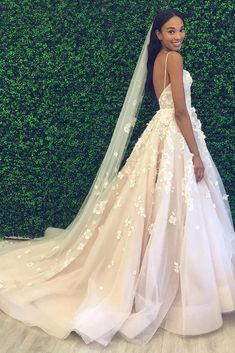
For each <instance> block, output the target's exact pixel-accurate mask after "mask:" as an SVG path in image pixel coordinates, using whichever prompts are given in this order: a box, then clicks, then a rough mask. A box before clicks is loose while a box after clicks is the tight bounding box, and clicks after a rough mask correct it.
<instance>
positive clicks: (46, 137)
mask: <svg viewBox="0 0 235 353" xmlns="http://www.w3.org/2000/svg"><path fill="white" fill-rule="evenodd" d="M168 5H169V7H173V8H178V9H179V10H181V11H183V12H184V13H185V14H187V18H186V29H187V33H186V34H187V42H186V44H185V46H184V48H182V50H181V52H182V54H183V56H184V66H185V68H187V69H188V70H189V71H190V72H191V75H192V77H193V80H194V82H193V86H192V102H193V106H195V107H196V110H197V113H198V116H199V118H200V119H201V121H202V124H203V129H204V132H205V134H206V136H207V144H208V147H209V150H210V152H211V154H212V156H213V158H214V160H215V163H216V165H217V167H218V169H219V171H220V173H221V176H222V178H223V181H224V184H225V187H226V190H227V193H228V194H229V195H230V201H231V206H232V210H233V214H234V211H235V204H234V185H233V183H232V176H233V173H234V159H233V158H234V155H235V153H234V147H233V144H232V140H233V133H234V131H233V121H232V113H233V111H232V100H233V93H232V82H231V77H232V69H233V67H232V59H233V55H234V46H233V45H232V16H231V13H232V10H233V1H220V0H217V1H216V2H214V1H199V0H195V1H169V2H168V1H146V0H144V1H143V0H140V1H128V0H121V1H111V0H106V1H101V0H98V1H72V0H60V1H52V0H51V1H49V0H40V1H38V0H35V1H33V0H31V1H29V0H21V1H17V0H7V1H4V0H3V1H1V5H0V17H1V18H0V26H1V27H0V38H1V40H0V46H1V50H0V75H1V77H0V114H1V116H0V134H1V138H0V158H1V160H0V179H1V188H0V192H1V195H0V213H1V214H0V234H1V235H9V234H16V235H20V236H32V237H33V236H41V235H43V232H44V230H45V228H46V227H48V226H56V227H66V226H67V225H68V224H69V223H70V222H71V221H72V219H73V218H74V216H75V215H76V213H77V211H78V209H79V207H80V205H81V203H82V201H83V199H84V198H85V196H86V194H87V192H88V190H89V187H90V185H91V183H92V181H93V179H94V177H95V175H96V172H97V170H98V168H99V165H100V163H101V161H102V159H103V157H104V154H105V152H106V149H107V147H108V145H109V141H110V139H111V136H112V132H113V129H114V127H115V124H116V120H117V118H118V115H119V112H120V109H121V107H122V104H123V100H124V97H125V93H126V90H127V88H128V85H129V81H130V79H131V76H132V73H133V70H134V68H135V64H136V61H137V59H138V55H139V52H140V50H141V47H142V44H143V41H144V38H145V36H146V33H147V31H148V28H149V26H150V24H151V22H152V19H153V17H154V15H155V12H156V10H157V9H158V8H167V7H168ZM157 108H158V107H157V104H156V103H154V102H151V101H150V100H149V99H148V98H145V99H144V104H143V105H142V108H141V112H140V115H139V119H138V122H137V124H136V127H135V129H134V132H133V136H132V139H131V141H130V144H129V148H128V150H127V153H126V157H127V156H128V155H129V153H130V151H131V150H132V148H133V146H134V144H135V142H136V140H137V138H138V136H139V135H140V134H141V132H142V131H143V129H144V128H145V126H146V123H147V122H148V121H149V120H150V119H151V117H152V115H153V113H154V112H155V111H156V109H157Z"/></svg>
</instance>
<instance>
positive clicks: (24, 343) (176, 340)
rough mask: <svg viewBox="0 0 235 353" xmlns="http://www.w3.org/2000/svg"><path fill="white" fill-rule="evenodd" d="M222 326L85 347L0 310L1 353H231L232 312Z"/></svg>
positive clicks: (234, 335) (234, 344)
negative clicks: (139, 342)
mask: <svg viewBox="0 0 235 353" xmlns="http://www.w3.org/2000/svg"><path fill="white" fill-rule="evenodd" d="M223 319H224V325H223V326H222V327H221V328H220V329H218V330H216V331H214V332H211V333H208V334H204V335H201V336H191V337H189V336H188V337H183V336H178V335H174V334H172V333H169V332H167V331H165V330H163V329H159V330H158V331H157V332H156V333H155V335H154V337H153V338H152V340H151V341H150V342H149V343H148V344H145V345H136V344H133V343H129V342H127V341H125V340H124V339H123V338H122V337H121V336H119V335H118V334H117V335H115V336H114V337H113V340H112V341H111V343H110V344H109V345H108V346H107V347H103V346H100V345H98V344H95V343H92V344H89V345H87V344H85V343H84V341H83V340H82V339H81V338H80V337H79V336H78V335H77V334H76V333H72V334H71V335H70V336H69V337H68V338H67V339H66V340H59V339H57V338H55V337H51V336H48V335H47V334H46V333H44V332H43V331H41V330H40V329H39V328H36V327H26V326H25V325H23V324H22V323H20V322H18V321H16V320H14V319H12V318H10V317H9V316H7V315H5V314H4V313H3V312H2V311H0V327H1V329H0V332H1V335H0V352H1V353H88V352H89V353H100V352H105V353H235V313H234V312H233V313H229V314H223Z"/></svg>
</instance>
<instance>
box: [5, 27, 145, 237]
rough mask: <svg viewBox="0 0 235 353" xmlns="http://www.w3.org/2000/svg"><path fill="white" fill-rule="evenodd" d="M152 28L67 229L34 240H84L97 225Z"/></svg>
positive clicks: (136, 102) (139, 91)
mask: <svg viewBox="0 0 235 353" xmlns="http://www.w3.org/2000/svg"><path fill="white" fill-rule="evenodd" d="M151 29H152V24H151V26H150V29H149V31H148V33H147V35H146V38H145V41H144V44H143V46H142V50H141V53H140V55H139V58H138V61H137V64H136V67H135V70H134V73H133V76H132V79H131V82H130V85H129V88H128V90H127V93H126V97H125V100H124V103H123V106H122V109H121V112H120V114H119V117H118V120H117V123H116V126H115V129H114V132H113V135H112V138H111V141H110V144H109V147H108V149H107V151H106V154H105V156H104V159H103V161H102V163H101V165H100V168H99V170H98V172H97V174H96V177H95V179H94V181H93V183H92V185H91V187H90V190H89V192H88V194H87V195H86V197H85V199H84V201H83V203H82V205H81V207H80V209H79V211H78V213H77V215H76V216H75V218H74V219H73V221H72V222H71V223H70V224H69V225H68V226H67V228H65V229H60V228H55V227H48V228H47V229H46V230H45V233H44V235H45V237H39V238H34V240H37V241H43V240H44V238H45V240H47V239H48V238H49V239H50V238H51V237H53V238H56V237H55V236H57V235H59V234H60V235H62V236H63V235H64V232H66V233H68V236H66V237H64V236H63V240H64V241H65V242H67V243H69V242H70V240H71V238H72V239H74V237H75V239H76V241H77V240H78V241H79V240H81V239H82V238H83V239H84V236H83V235H84V234H86V228H88V227H89V231H90V229H91V228H92V227H93V226H94V225H95V224H96V222H94V218H95V214H94V213H97V214H99V212H94V208H96V209H97V208H99V207H100V206H101V207H102V203H103V202H104V199H105V197H106V195H107V192H108V190H109V187H110V184H111V182H112V181H113V180H114V178H115V177H116V176H117V174H118V171H119V167H120V165H121V162H122V159H123V157H124V154H125V152H126V149H127V146H128V143H129V141H130V138H131V135H132V132H133V129H134V126H135V123H136V120H137V116H138V112H139V109H140V106H141V103H142V100H143V96H144V87H145V81H146V76H147V59H148V44H149V40H150V33H151ZM91 223H92V224H91ZM84 229H85V232H84ZM61 233H63V234H61ZM7 238H9V237H7ZM14 238H15V237H14ZM65 238H66V239H65ZM26 239H27V238H26ZM49 239H48V240H49ZM57 239H58V238H57ZM58 240H59V239H58Z"/></svg>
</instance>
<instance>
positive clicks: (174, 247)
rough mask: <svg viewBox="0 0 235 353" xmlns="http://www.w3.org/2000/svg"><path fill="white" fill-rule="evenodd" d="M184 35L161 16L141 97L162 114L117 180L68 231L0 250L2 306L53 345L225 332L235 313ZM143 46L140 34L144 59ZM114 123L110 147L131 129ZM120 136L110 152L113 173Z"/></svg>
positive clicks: (229, 239) (94, 195) (223, 210)
mask: <svg viewBox="0 0 235 353" xmlns="http://www.w3.org/2000/svg"><path fill="white" fill-rule="evenodd" d="M184 38H185V32H184V19H183V16H182V14H181V13H180V12H178V11H176V10H166V11H161V12H159V13H158V15H157V16H156V18H155V20H154V23H153V26H152V29H151V33H150V43H149V46H148V63H147V64H148V65H147V66H148V74H147V81H146V90H147V91H148V92H149V93H152V94H154V95H155V96H156V98H157V99H158V101H159V105H160V109H159V110H158V111H157V113H156V114H155V115H154V116H153V118H152V119H151V121H150V122H149V123H148V126H147V127H146V129H145V130H144V132H143V133H142V135H141V136H140V138H139V140H138V141H137V143H136V144H135V146H134V149H133V151H132V153H131V155H130V156H129V158H128V159H127V161H126V163H125V165H124V166H123V168H122V169H121V170H120V171H119V172H118V174H117V175H116V177H112V178H108V177H110V174H109V173H108V172H106V173H103V174H102V173H101V174H99V178H96V182H95V183H94V192H93V189H92V192H91V193H89V195H88V196H89V197H88V202H87V204H88V205H89V207H87V204H86V207H83V212H82V213H81V212H80V213H79V217H76V218H75V220H74V221H73V222H72V223H71V224H70V225H69V226H68V227H67V228H66V229H65V230H59V229H55V228H49V229H47V232H46V237H45V238H42V239H35V240H33V241H31V242H28V243H23V244H22V242H21V243H14V242H9V241H7V242H2V248H1V250H0V254H1V265H0V286H1V288H0V308H1V309H2V310H3V311H5V312H6V313H8V314H9V315H11V316H12V317H14V318H16V319H18V320H20V321H22V322H24V323H25V324H27V325H31V326H38V327H40V328H42V329H43V330H44V331H46V332H47V333H49V334H51V335H54V336H56V337H59V338H66V337H67V336H68V335H69V334H70V332H71V331H76V332H77V333H78V334H79V335H80V336H81V337H82V338H83V340H84V341H85V342H86V343H89V342H91V341H96V342H98V343H100V344H102V345H104V346H105V345H107V344H108V343H109V342H110V340H111V339H112V337H113V336H114V334H115V333H116V332H119V333H120V334H121V335H123V336H124V337H125V338H126V339H127V340H131V341H144V342H148V341H149V340H150V339H151V337H152V336H153V335H154V333H155V332H156V331H157V329H158V328H159V327H160V326H161V327H162V328H165V329H167V330H169V331H171V332H174V333H177V334H181V335H198V334H202V333H206V332H210V331H213V330H216V329H218V328H219V327H220V326H221V325H222V315H221V314H222V313H223V312H231V311H233V310H235V267H234V265H235V264H234V255H235V236H234V231H233V226H232V222H231V219H230V213H229V206H228V202H227V200H226V194H225V191H224V188H223V184H222V181H221V179H220V176H219V174H218V172H217V170H216V167H215V166H214V164H213V161H212V159H211V156H210V154H209V152H208V150H207V147H206V144H205V141H204V134H203V132H202V130H201V124H200V121H199V120H198V119H197V115H196V112H195V109H194V108H193V107H192V106H191V96H190V87H191V84H192V78H191V76H190V73H189V72H188V71H186V70H185V69H183V62H182V56H181V55H180V54H179V52H178V51H179V49H180V47H181V45H182V43H183V40H184ZM147 43H148V37H147V39H146V42H145V45H144V48H143V52H142V54H143V53H145V51H146V49H147ZM143 58H144V54H143V55H141V60H140V61H139V64H138V65H137V69H136V70H137V71H135V74H134V78H136V82H137V83H138V84H136V85H134V88H133V90H130V92H129V91H128V92H129V93H130V94H128V99H127V100H126V101H125V103H124V108H125V109H124V110H125V111H128V112H129V111H131V110H128V108H130V109H133V107H135V109H136V110H137V106H138V104H137V102H136V99H134V98H133V97H134V93H136V92H138V90H139V92H140V93H141V82H142V83H143V82H144V80H140V77H141V74H139V73H141V72H142V71H141V70H140V71H138V69H139V68H140V69H141V68H142V67H145V65H144V64H146V62H143ZM142 77H144V76H142ZM132 86H133V85H132V84H131V87H132ZM133 92H134V93H133ZM132 93H133V95H132ZM138 97H141V94H139V95H138ZM139 101H141V98H139ZM118 124H119V121H118ZM118 124H117V127H118V129H117V131H118V133H117V136H118V139H116V140H115V141H120V139H121V137H122V136H124V135H125V133H126V134H127V136H129V133H130V130H131V123H128V124H126V125H125V126H124V128H123V129H122V128H121V129H120V128H119V125H118ZM120 126H122V125H120ZM132 127H133V125H132ZM115 136H116V135H115ZM126 140H127V137H126V139H122V140H121V141H122V143H121V144H119V147H120V148H119V149H118V150H115V149H114V152H113V154H112V155H111V157H112V158H110V163H111V164H109V165H112V170H113V169H115V168H116V167H117V163H116V162H115V163H116V167H115V168H114V165H115V164H112V162H113V160H114V161H115V158H118V157H120V154H122V153H123V150H124V148H123V146H124V145H125V143H126ZM112 143H113V142H112V141H111V144H110V146H111V145H112ZM114 145H115V144H114ZM112 146H113V145H112ZM115 146H116V147H117V145H115ZM116 147H115V148H116ZM112 151H113V150H112ZM107 156H108V157H110V154H107ZM107 156H106V157H107ZM108 157H107V158H108ZM119 161H120V159H119ZM104 170H105V171H107V169H105V168H101V172H103V171H104ZM101 175H103V176H104V178H101V177H100V176H101ZM106 176H108V177H107V179H106ZM101 185H102V188H101ZM94 200H95V202H94V203H93V204H92V207H90V205H91V201H92V202H93V201H94ZM55 235H56V236H55Z"/></svg>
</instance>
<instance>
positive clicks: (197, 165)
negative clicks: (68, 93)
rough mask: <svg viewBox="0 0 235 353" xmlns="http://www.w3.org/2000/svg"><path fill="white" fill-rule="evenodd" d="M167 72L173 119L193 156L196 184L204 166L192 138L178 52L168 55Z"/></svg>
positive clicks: (202, 173) (181, 60)
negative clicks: (173, 113)
mask: <svg viewBox="0 0 235 353" xmlns="http://www.w3.org/2000/svg"><path fill="white" fill-rule="evenodd" d="M167 71H168V73H169V76H170V82H171V90H172V97H173V102H174V107H175V119H176V122H177V125H178V127H179V129H180V131H181V132H182V135H183V136H184V138H185V141H186V143H187V145H188V147H189V150H190V152H191V153H192V154H193V164H194V171H195V177H196V180H197V182H199V181H201V180H202V178H203V176H204V166H203V163H202V160H201V157H200V153H199V150H198V146H197V143H196V140H195V137H194V133H193V128H192V124H191V120H190V117H189V114H188V110H187V106H186V102H185V93H184V85H183V59H182V56H181V55H180V54H179V53H178V52H171V53H170V54H169V56H168V63H167Z"/></svg>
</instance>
